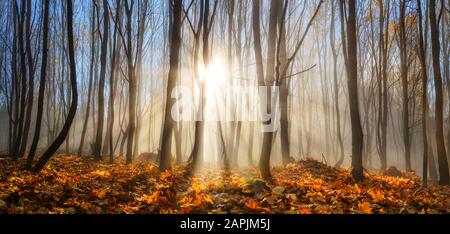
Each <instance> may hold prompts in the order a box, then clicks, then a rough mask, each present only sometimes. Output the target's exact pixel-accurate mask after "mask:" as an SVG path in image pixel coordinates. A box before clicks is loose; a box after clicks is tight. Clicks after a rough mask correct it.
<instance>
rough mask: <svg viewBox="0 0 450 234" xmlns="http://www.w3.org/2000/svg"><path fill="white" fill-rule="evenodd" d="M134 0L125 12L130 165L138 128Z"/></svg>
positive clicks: (126, 5) (127, 158) (128, 160)
mask: <svg viewBox="0 0 450 234" xmlns="http://www.w3.org/2000/svg"><path fill="white" fill-rule="evenodd" d="M133 5H134V0H132V1H131V4H129V3H128V2H127V1H126V2H125V8H126V9H125V10H126V15H127V23H126V31H127V65H128V85H129V86H128V90H129V96H130V97H129V99H128V102H129V103H128V129H127V131H128V134H127V137H128V139H127V153H126V163H127V164H130V163H132V161H133V143H134V141H133V140H134V132H135V128H136V80H135V66H134V64H133V53H132V52H133V49H132V40H133V38H132V28H131V24H132V21H133V19H132V13H133V7H134V6H133Z"/></svg>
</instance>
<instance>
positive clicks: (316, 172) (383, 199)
mask: <svg viewBox="0 0 450 234" xmlns="http://www.w3.org/2000/svg"><path fill="white" fill-rule="evenodd" d="M22 165H23V160H19V161H18V162H13V161H12V160H10V159H9V158H1V157H0V213H40V214H48V213H51V214H60V213H69V214H75V213H108V214H109V213H114V214H116V213H126V214H131V213H164V214H167V213H294V214H298V213H300V214H311V213H366V214H370V213H406V214H408V213H449V212H450V187H448V186H439V185H430V186H429V187H428V188H426V189H424V188H422V187H421V180H420V178H419V177H417V176H415V175H412V174H404V175H402V176H401V177H391V176H382V175H378V174H375V173H365V176H366V179H365V180H364V181H362V182H359V183H356V182H355V181H354V180H353V179H352V178H351V176H350V174H349V172H348V171H347V170H344V169H336V168H332V167H329V166H327V165H325V164H322V163H320V162H318V161H315V160H312V159H306V160H302V161H299V162H296V163H291V164H288V165H286V166H274V167H273V168H272V175H273V178H274V179H273V181H271V182H267V183H266V182H265V181H263V180H261V179H259V173H258V170H257V169H256V168H253V167H247V168H245V169H243V168H241V169H239V170H238V171H235V170H231V171H230V170H224V169H220V168H213V167H211V168H205V169H202V171H201V172H199V173H191V170H190V169H189V168H188V167H187V166H186V165H184V166H177V167H175V168H174V170H173V171H171V172H163V173H160V172H159V170H158V167H157V166H156V165H155V164H152V163H149V162H144V161H142V160H141V161H140V162H137V163H134V164H132V165H125V164H123V163H115V164H108V163H107V162H94V161H93V160H91V159H87V158H80V157H77V156H55V157H54V158H53V159H52V160H51V162H50V163H49V164H48V165H47V166H46V167H45V168H44V169H43V170H42V171H41V173H39V174H32V173H30V172H26V171H23V170H21V166H22Z"/></svg>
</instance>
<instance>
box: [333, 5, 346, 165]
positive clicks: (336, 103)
mask: <svg viewBox="0 0 450 234" xmlns="http://www.w3.org/2000/svg"><path fill="white" fill-rule="evenodd" d="M335 8H336V7H335V1H332V2H331V20H330V47H331V53H332V56H333V83H334V88H333V94H334V96H333V97H334V108H335V111H336V134H337V139H338V143H339V160H338V162H337V163H336V167H340V166H341V165H342V163H343V162H344V142H343V140H342V133H341V114H340V110H339V88H338V75H337V60H338V54H337V50H336V45H335V44H336V43H335V29H334V27H335V24H334V20H335Z"/></svg>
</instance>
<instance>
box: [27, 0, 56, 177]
mask: <svg viewBox="0 0 450 234" xmlns="http://www.w3.org/2000/svg"><path fill="white" fill-rule="evenodd" d="M43 2H44V21H43V23H42V25H43V27H42V31H43V34H44V35H43V38H42V63H41V75H40V81H39V96H38V106H37V113H36V124H35V128H34V136H33V142H32V143H31V148H30V152H29V153H28V157H27V163H26V166H25V167H26V169H28V170H29V169H31V166H32V164H33V159H34V155H35V153H36V149H37V146H38V143H39V138H40V133H41V126H42V114H43V113H42V112H43V110H44V94H45V83H46V75H47V54H48V30H49V29H48V25H49V22H48V21H49V20H48V18H49V17H48V15H49V13H48V12H49V5H50V0H43Z"/></svg>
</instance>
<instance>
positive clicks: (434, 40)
mask: <svg viewBox="0 0 450 234" xmlns="http://www.w3.org/2000/svg"><path fill="white" fill-rule="evenodd" d="M429 4H430V7H429V8H430V10H429V17H430V29H431V53H432V60H433V72H434V88H435V93H436V108H435V117H436V145H437V154H438V164H439V184H449V183H450V180H449V169H448V161H447V152H446V150H445V142H444V117H443V95H442V77H441V67H440V61H439V60H440V59H439V54H440V48H439V47H440V46H439V27H438V22H437V19H436V9H435V8H436V0H430V3H429Z"/></svg>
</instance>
